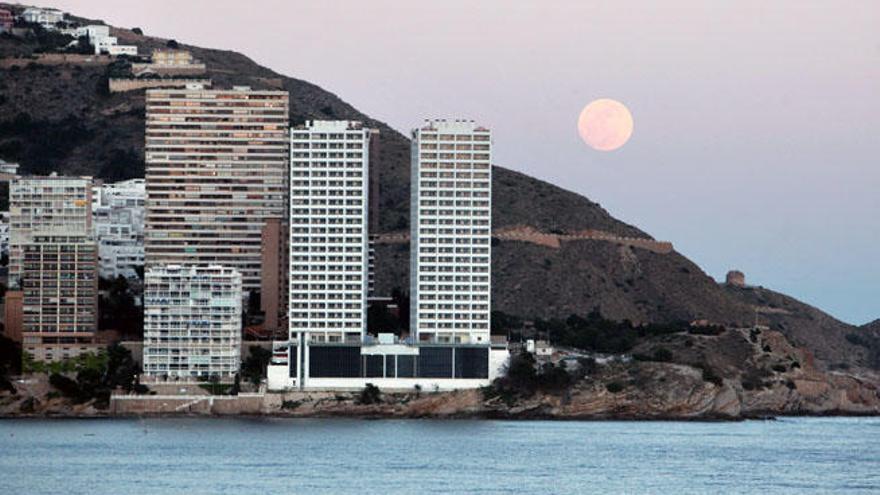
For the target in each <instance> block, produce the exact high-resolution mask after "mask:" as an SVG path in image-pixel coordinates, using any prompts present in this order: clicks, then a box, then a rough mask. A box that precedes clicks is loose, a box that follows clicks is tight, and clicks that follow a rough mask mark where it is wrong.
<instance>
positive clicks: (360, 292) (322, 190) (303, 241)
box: [289, 121, 371, 343]
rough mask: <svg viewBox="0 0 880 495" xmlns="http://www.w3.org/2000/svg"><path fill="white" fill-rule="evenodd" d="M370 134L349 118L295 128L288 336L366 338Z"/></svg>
mask: <svg viewBox="0 0 880 495" xmlns="http://www.w3.org/2000/svg"><path fill="white" fill-rule="evenodd" d="M370 135H371V130H370V129H367V128H364V127H363V126H362V125H361V123H360V122H350V121H314V122H307V123H306V124H305V125H302V126H298V127H294V128H292V129H291V131H290V147H291V153H290V283H289V295H290V298H289V322H290V338H291V339H299V338H300V337H302V336H303V334H304V333H306V334H308V339H309V341H312V342H325V343H335V342H358V343H359V342H361V341H362V340H363V336H364V332H365V330H366V324H367V282H368V278H367V265H368V255H369V253H368V247H367V246H368V237H367V235H368V232H367V230H368V229H367V211H368V198H367V196H368V184H369V179H368V171H369V146H370Z"/></svg>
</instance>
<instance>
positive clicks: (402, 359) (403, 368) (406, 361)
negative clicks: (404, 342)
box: [397, 355, 416, 378]
mask: <svg viewBox="0 0 880 495" xmlns="http://www.w3.org/2000/svg"><path fill="white" fill-rule="evenodd" d="M397 377H398V378H415V377H416V356H408V355H400V356H397Z"/></svg>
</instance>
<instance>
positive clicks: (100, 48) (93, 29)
mask: <svg viewBox="0 0 880 495" xmlns="http://www.w3.org/2000/svg"><path fill="white" fill-rule="evenodd" d="M68 34H71V35H72V36H76V37H80V36H88V38H89V43H91V45H92V47H94V49H95V55H100V54H102V53H104V54H107V55H131V56H135V55H137V54H138V49H137V47H136V46H134V45H120V44H119V39H118V38H117V37H116V36H110V26H104V25H101V24H91V25H88V26H83V27H80V28H76V30H74V31H73V32H70V33H68Z"/></svg>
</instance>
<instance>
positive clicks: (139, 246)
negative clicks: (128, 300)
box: [92, 179, 146, 279]
mask: <svg viewBox="0 0 880 495" xmlns="http://www.w3.org/2000/svg"><path fill="white" fill-rule="evenodd" d="M145 201H146V185H145V182H144V179H130V180H126V181H121V182H115V183H111V184H99V185H96V186H94V188H93V190H92V217H93V222H92V223H93V225H94V226H95V235H96V236H97V238H98V257H99V264H98V267H99V272H100V275H101V277H102V278H116V277H119V276H123V277H125V278H129V279H130V278H137V277H138V274H137V271H138V269H142V268H143V266H144V203H145Z"/></svg>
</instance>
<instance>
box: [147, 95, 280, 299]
mask: <svg viewBox="0 0 880 495" xmlns="http://www.w3.org/2000/svg"><path fill="white" fill-rule="evenodd" d="M289 143H290V135H289V133H288V94H287V92H286V91H262V90H260V91H256V90H251V89H250V88H248V87H234V88H233V89H221V90H211V89H205V88H204V87H203V86H201V85H198V84H193V85H190V86H188V87H187V88H185V89H150V90H147V121H146V150H145V151H146V180H147V182H146V184H147V186H146V189H147V212H146V216H147V218H146V231H145V233H144V235H145V238H144V248H145V250H146V266H147V268H150V267H152V266H161V265H168V264H178V265H198V266H208V265H222V266H228V267H232V268H235V269H236V270H238V272H239V273H241V275H242V280H243V284H244V288H245V290H259V288H260V269H261V266H262V252H261V243H262V229H263V226H264V225H265V223H266V219H267V218H278V217H284V216H286V215H287V212H286V209H287V208H286V206H287V175H288V170H289V167H290V155H289V153H288V146H289Z"/></svg>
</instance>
